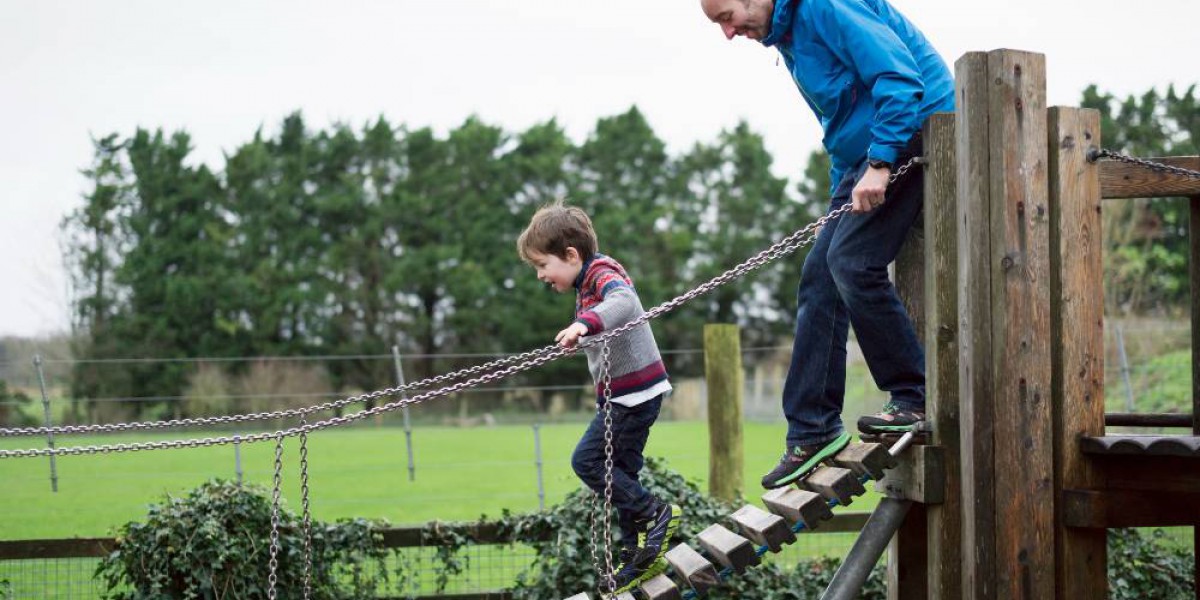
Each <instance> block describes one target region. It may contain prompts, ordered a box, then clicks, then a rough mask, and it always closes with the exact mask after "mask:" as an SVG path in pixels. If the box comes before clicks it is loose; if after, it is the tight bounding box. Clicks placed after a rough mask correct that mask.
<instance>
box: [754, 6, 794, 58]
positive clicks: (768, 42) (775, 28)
mask: <svg viewBox="0 0 1200 600" xmlns="http://www.w3.org/2000/svg"><path fill="white" fill-rule="evenodd" d="M799 5H800V0H775V11H774V13H772V15H771V31H770V33H768V34H767V37H765V38H763V39H762V40H761V42H762V45H764V46H767V47H768V48H769V47H771V46H774V45H776V44H779V43H780V42H784V41H787V40H788V39H789V38H790V37H791V35H792V18H793V17H795V15H796V7H797V6H799Z"/></svg>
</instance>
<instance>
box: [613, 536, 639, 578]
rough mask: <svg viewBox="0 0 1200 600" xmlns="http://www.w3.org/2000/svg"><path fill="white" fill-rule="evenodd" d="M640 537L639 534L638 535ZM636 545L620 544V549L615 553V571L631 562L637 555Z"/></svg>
mask: <svg viewBox="0 0 1200 600" xmlns="http://www.w3.org/2000/svg"><path fill="white" fill-rule="evenodd" d="M639 537H640V536H639ZM638 550H640V548H638V547H637V546H621V551H620V552H619V553H618V554H617V571H618V572H619V571H620V570H621V569H623V568H625V565H628V564H631V563H633V559H635V558H637V555H638Z"/></svg>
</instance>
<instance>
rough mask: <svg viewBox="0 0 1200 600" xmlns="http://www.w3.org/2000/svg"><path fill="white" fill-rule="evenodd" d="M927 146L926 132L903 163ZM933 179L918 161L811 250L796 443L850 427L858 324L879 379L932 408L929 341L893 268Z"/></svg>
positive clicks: (795, 362) (786, 395)
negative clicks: (847, 400) (850, 362)
mask: <svg viewBox="0 0 1200 600" xmlns="http://www.w3.org/2000/svg"><path fill="white" fill-rule="evenodd" d="M920 153H921V139H920V134H917V135H916V136H914V137H913V139H912V140H910V141H909V144H908V147H907V148H906V149H905V150H904V151H903V152H902V153H901V154H900V156H899V157H898V158H897V160H896V164H895V166H894V167H893V169H898V168H899V167H900V166H901V165H903V164H904V163H905V162H907V161H908V159H909V158H911V157H913V156H917V155H920ZM866 170H867V163H866V160H864V161H863V162H862V164H860V165H858V167H857V168H855V169H851V170H850V171H848V172H847V174H846V176H845V177H844V178H843V179H842V181H841V182H839V183H838V185H837V188H836V189H835V191H834V193H833V198H832V199H831V201H830V210H833V209H836V208H838V207H840V206H842V205H843V204H847V203H849V202H850V193H851V191H853V189H854V185H855V184H856V183H857V182H858V180H859V179H860V178H861V177H862V175H863V173H865V172H866ZM923 188H924V176H923V171H922V169H921V168H920V167H918V166H914V167H912V168H910V169H909V171H908V172H907V173H906V174H905V175H903V176H902V177H900V178H899V179H898V180H897V181H895V182H894V183H890V184H888V188H887V191H886V194H885V201H884V203H883V205H882V206H879V207H877V208H875V209H874V210H872V211H871V212H868V213H865V214H854V213H845V214H843V215H842V216H841V217H838V218H837V219H834V220H833V221H831V222H829V223H828V224H827V225H825V226H824V228H822V229H821V232H820V233H819V234H818V235H817V240H816V243H815V244H813V247H812V250H810V251H809V253H808V257H807V258H805V260H804V268H803V270H802V271H801V275H800V287H799V291H798V292H797V297H798V300H799V303H798V304H799V306H798V308H797V310H796V338H795V340H794V342H793V346H792V363H791V366H790V368H789V369H788V375H787V380H786V381H785V383H784V386H783V413H784V415H785V416H786V417H787V421H788V432H787V442H788V445H789V446H794V445H811V444H819V443H823V442H827V441H829V440H832V439H834V438H836V437H838V436H839V435H841V434H842V419H841V414H842V402H843V399H844V396H845V392H846V337H847V332H848V328H849V326H850V325H853V326H854V334H855V336H856V337H857V338H858V344H859V346H860V347H861V348H862V352H863V356H864V357H865V358H866V361H867V367H868V368H869V369H870V371H871V375H872V376H873V377H874V379H875V384H876V385H877V386H879V389H881V390H883V391H885V392H887V393H888V395H889V396H890V398H891V401H892V402H893V403H895V404H897V405H899V406H900V407H902V408H904V409H919V410H924V406H925V351H924V349H923V348H922V347H921V343H920V342H919V341H918V339H917V335H916V331H914V329H913V323H912V320H911V319H910V318H909V316H908V313H907V312H906V311H905V309H904V305H903V304H901V302H900V298H899V296H897V295H896V288H895V286H893V285H892V282H891V281H890V280H889V279H888V272H887V267H888V264H890V263H891V262H892V261H893V260H895V258H896V254H897V253H899V251H900V246H901V245H902V244H903V243H904V239H905V236H906V235H907V234H908V230H909V228H910V227H911V226H912V225H913V223H915V222H916V220H917V217H918V216H919V215H920V214H921V204H922V202H923V199H924V190H923Z"/></svg>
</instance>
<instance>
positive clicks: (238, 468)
mask: <svg viewBox="0 0 1200 600" xmlns="http://www.w3.org/2000/svg"><path fill="white" fill-rule="evenodd" d="M233 468H234V470H235V472H236V473H237V482H238V485H242V443H241V442H234V443H233Z"/></svg>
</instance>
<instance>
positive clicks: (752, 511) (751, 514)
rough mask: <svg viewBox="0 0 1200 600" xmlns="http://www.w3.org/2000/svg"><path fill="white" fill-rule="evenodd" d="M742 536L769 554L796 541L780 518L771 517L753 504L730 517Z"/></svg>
mask: <svg viewBox="0 0 1200 600" xmlns="http://www.w3.org/2000/svg"><path fill="white" fill-rule="evenodd" d="M731 517H732V519H733V521H734V523H737V525H738V528H739V529H740V530H741V532H742V535H744V536H746V537H748V538H750V539H751V540H752V541H753V542H754V543H755V544H758V545H759V546H766V547H767V548H768V549H770V550H771V552H779V551H780V550H782V549H783V546H784V545H786V544H790V543H792V542H794V541H796V534H795V533H793V532H792V528H791V527H788V525H787V523H786V522H785V521H784V520H783V518H782V517H780V516H778V515H773V514H771V513H769V512H767V511H765V510H763V509H761V508H759V507H757V506H754V505H753V504H747V505H745V506H743V507H741V508H739V509H738V510H737V512H735V513H733V515H731Z"/></svg>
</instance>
